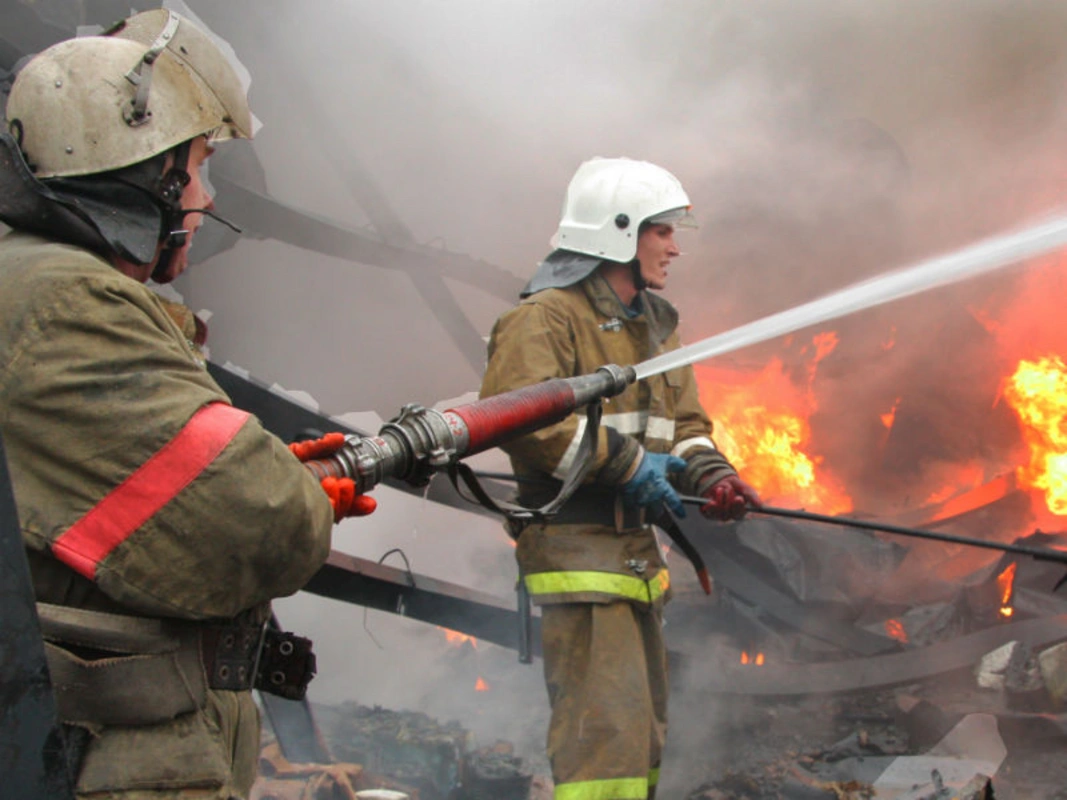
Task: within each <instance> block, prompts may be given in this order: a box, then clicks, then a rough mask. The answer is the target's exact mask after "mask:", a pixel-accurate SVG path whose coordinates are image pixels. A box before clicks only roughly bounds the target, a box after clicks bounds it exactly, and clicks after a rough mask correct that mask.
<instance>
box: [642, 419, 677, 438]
mask: <svg viewBox="0 0 1067 800" xmlns="http://www.w3.org/2000/svg"><path fill="white" fill-rule="evenodd" d="M645 439H663V441H665V442H673V441H674V420H673V419H667V418H666V417H649V418H648V425H646V426H645Z"/></svg>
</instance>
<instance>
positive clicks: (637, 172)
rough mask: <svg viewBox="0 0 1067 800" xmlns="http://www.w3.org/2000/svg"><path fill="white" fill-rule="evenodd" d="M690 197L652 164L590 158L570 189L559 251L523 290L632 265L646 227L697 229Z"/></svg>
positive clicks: (531, 291)
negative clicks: (611, 265) (606, 264)
mask: <svg viewBox="0 0 1067 800" xmlns="http://www.w3.org/2000/svg"><path fill="white" fill-rule="evenodd" d="M690 209H691V204H690V202H689V196H688V195H687V194H686V193H685V189H683V188H682V184H681V181H679V180H678V179H677V178H676V177H675V176H674V175H672V174H671V173H670V172H668V171H667V170H665V169H664V168H663V167H659V166H657V165H655V164H651V163H649V162H647V161H638V160H635V159H631V158H601V157H597V158H591V159H589V160H588V161H585V162H583V163H582V164H581V165H580V166H579V167H578V170H577V172H575V173H574V177H573V178H571V181H570V184H569V185H568V186H567V194H566V196H565V198H564V201H563V210H562V214H561V219H560V222H559V228H558V230H557V231H556V235H555V236H554V237H553V238H552V244H553V245H554V246H555V248H556V249H555V250H553V251H552V252H551V253H549V255H548V257H546V258H545V260H544V261H542V262H541V264H540V265H539V266H538V270H537V272H536V273H535V274H534V276H533V278H532V279H531V280H530V282H529V283H528V284H527V285H526V288H524V289H523V290H522V293H521V296H522V297H528V296H529V295H531V294H535V293H537V292H539V291H542V290H543V289H549V288H559V287H564V286H571V285H573V284H575V283H577V282H578V281H580V280H582V279H584V278H585V277H586V276H588V275H589V274H590V273H592V272H593V270H595V269H596V268H597V267H598V266H599V265H600V263H601V262H602V261H605V260H606V261H614V262H619V263H623V264H628V263H631V262H633V261H634V259H635V258H636V256H637V240H638V238H639V237H640V234H641V231H642V225H646V224H657V223H663V224H668V225H672V226H674V227H680V228H685V227H688V228H695V227H696V222H695V220H694V219H693V216H692V214H691V213H690Z"/></svg>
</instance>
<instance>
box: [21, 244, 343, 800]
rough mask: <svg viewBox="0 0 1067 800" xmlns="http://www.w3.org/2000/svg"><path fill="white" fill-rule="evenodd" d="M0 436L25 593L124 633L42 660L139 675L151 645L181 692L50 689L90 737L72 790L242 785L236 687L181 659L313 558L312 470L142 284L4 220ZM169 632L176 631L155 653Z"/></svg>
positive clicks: (253, 743) (318, 542)
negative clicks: (101, 693)
mask: <svg viewBox="0 0 1067 800" xmlns="http://www.w3.org/2000/svg"><path fill="white" fill-rule="evenodd" d="M0 431H2V433H3V437H4V443H5V447H6V450H7V455H8V459H9V462H10V464H9V466H10V472H11V476H12V482H13V489H14V496H15V501H16V506H17V509H18V514H19V520H20V525H21V529H22V536H23V539H24V542H25V545H26V550H27V555H28V558H29V562H30V569H31V573H32V578H33V582H34V586H35V590H36V592H37V599H38V601H39V602H41V603H45V604H48V605H49V606H52V607H58V608H59V609H60V614H61V615H62V614H66V615H67V616H68V617H69V616H70V615H71V614H72V613H74V614H75V616H76V612H77V611H88V612H103V613H104V614H107V615H113V616H114V619H115V620H116V621H117V624H119V632H120V633H121V635H119V636H118V638H119V639H121V640H122V642H123V644H122V647H121V648H119V649H118V650H117V651H114V652H111V651H107V650H106V649H104V650H101V647H103V645H102V644H101V642H100V641H96V640H93V641H91V642H88V644H89V646H88V647H86V646H85V645H86V644H87V642H80V641H76V642H70V641H52V642H47V647H48V648H49V650H50V663H57V664H59V663H61V665H66V666H70V667H71V668H72V669H78V668H83V667H84V666H85V664H87V663H88V664H90V666H92V665H95V664H102V663H104V661H92V659H98V658H100V657H101V656H102V655H106V656H108V658H109V659H112V660H114V659H128V660H129V661H128V664H127V662H122V663H121V664H120V665H119V666H124V665H126V666H129V668H130V669H134V668H140V667H142V666H144V667H145V669H147V668H148V667H147V666H146V665H148V664H152V663H163V662H164V661H166V658H164V657H165V656H169V657H170V661H169V662H167V663H168V664H170V666H171V667H173V668H175V669H177V670H178V673H179V678H180V681H179V684H178V685H179V686H180V685H182V683H184V684H185V685H187V686H188V687H189V692H190V695H197V696H196V697H194V698H192V700H193V703H192V705H193V710H191V711H187V712H184V713H177V714H175V715H174V716H173V718H167V717H168V716H169V714H168V712H167V711H166V710H165V708H167V707H170V705H168V703H170V701H173V703H171V705H173V706H174V707H176V708H178V707H181V706H182V701H183V700H185V699H187V698H181V697H170V698H168V697H166V696H164V692H163V691H162V690H160V692H159V693H158V694H157V696H156V697H155V698H154V700H153V702H152V703H150V704H149V705H150V706H151V707H143V706H142V707H136V704H133V706H134V707H130V708H124V707H123V705H122V703H123V694H124V692H123V691H122V689H123V687H111V688H112V689H116V697H115V698H114V699H113V701H110V700H109V699H108V698H96V700H98V701H100V702H95V703H94V702H92V701H93V700H94V698H86V697H80V696H79V695H78V687H77V686H76V685H75V686H63V685H61V682H60V684H59V685H57V686H56V692H57V697H58V699H59V706H60V711H61V713H62V712H63V710H64V707H66V708H67V709H68V712H67V713H68V716H66V717H65V718H64V719H63V721H64V722H66V723H69V724H73V725H76V726H79V727H80V728H82V729H87V730H89V731H91V733H92V738H91V740H90V741H89V744H88V748H87V750H86V751H85V759H84V763H83V768H82V770H81V774H80V777H79V779H78V783H77V790H78V792H79V793H91V792H103V793H106V792H116V793H121V792H132V793H133V794H130V795H127V794H123V795H122V796H124V797H126V796H136V792H137V791H140V790H144V791H157V790H169V791H173V792H175V793H180V792H181V791H182V790H185V789H190V790H195V791H196V796H197V797H206V798H215V797H218V798H228V797H231V796H243V795H244V794H245V793H246V792H247V791H248V789H249V787H250V784H251V781H252V779H253V777H254V773H255V761H256V757H257V755H258V747H259V722H258V716H257V712H256V709H255V707H254V705H253V703H252V700H251V693H250V691H248V690H244V691H226V690H216V689H207V690H206V691H205V690H204V685H205V682H206V681H205V675H204V674H202V672H200V670H202V669H203V665H202V664H201V663H199V660H198V659H196V658H194V660H193V661H192V662H190V661H189V660H188V659H187V658H186V659H183V658H182V654H183V653H185V654H186V655H187V654H188V653H187V651H188V650H189V648H192V650H191V652H192V653H193V654H194V655H196V654H198V653H199V652H200V650H202V648H203V642H202V641H200V640H199V639H198V638H197V636H196V634H197V631H198V630H200V626H201V625H204V624H207V623H212V622H218V621H223V622H226V621H232V620H233V619H234V618H235V617H242V618H248V619H249V621H250V623H251V624H253V625H255V624H259V623H260V622H261V621H262V620H263V619H264V618H265V615H267V614H268V613H269V611H268V607H267V605H266V604H267V603H269V601H270V600H271V599H272V598H274V597H280V596H284V595H289V594H292V593H293V592H295V591H297V590H298V589H300V588H301V587H302V586H303V585H304V584H305V583H306V582H307V580H308V579H309V578H310V577H311V575H312V574H313V573H314V572H315V571H316V570H317V569H318V568H319V566H320V565H321V564H322V563H323V561H324V560H325V558H326V556H327V554H328V552H329V547H330V532H331V529H332V524H333V513H332V510H331V508H330V503H329V501H328V499H327V497H326V495H325V493H324V492H323V491H322V489H321V487H320V486H319V484H318V482H317V481H316V480H315V479H314V478H313V477H312V476H311V474H310V473H309V472H308V471H307V470H306V469H305V468H304V467H303V466H302V465H301V464H300V462H299V461H297V459H296V458H294V457H293V456H292V454H290V453H289V451H288V449H287V448H286V446H285V444H284V443H283V442H281V441H280V440H279V439H277V438H276V437H274V436H273V435H271V434H269V433H268V432H266V431H265V430H264V429H263V428H262V427H261V425H260V423H259V422H258V420H256V419H255V418H254V417H252V416H250V415H248V414H247V413H245V412H243V411H240V410H238V409H236V408H234V407H233V406H232V405H231V404H230V402H229V399H228V398H227V397H226V395H225V394H224V393H223V391H222V390H221V389H220V388H219V387H218V386H217V385H216V384H215V382H214V381H213V380H212V379H211V377H210V376H209V375H208V373H207V371H206V369H205V366H204V362H203V360H202V359H201V356H200V354H199V352H198V351H197V350H196V349H195V348H194V346H193V345H192V344H191V343H190V342H189V341H188V340H187V338H186V336H185V335H183V332H182V331H181V329H180V328H179V327H178V325H177V324H176V323H175V321H174V320H173V319H172V316H171V315H170V314H168V312H167V311H166V309H165V308H164V306H163V304H162V303H161V302H160V300H159V298H158V297H157V296H156V295H155V294H154V293H153V292H152V291H151V290H149V289H148V288H146V287H145V286H143V285H141V284H140V283H138V282H137V281H135V280H132V279H131V278H128V277H126V276H125V275H123V274H121V273H120V272H118V271H117V270H116V269H114V268H113V267H112V266H111V265H110V264H108V263H107V262H106V261H104V260H103V259H101V258H99V257H98V256H96V255H94V254H93V253H91V252H88V251H86V250H83V249H80V248H78V247H73V246H69V245H64V244H57V243H53V242H50V241H48V240H46V239H42V238H39V237H36V236H31V235H28V234H25V233H20V232H12V233H8V234H7V235H6V236H4V237H2V238H0ZM72 610H73V611H72ZM64 619H65V617H64ZM93 619H94V620H99V619H105V620H106V619H110V617H93ZM146 631H147V632H148V634H152V632H153V631H154V632H156V634H158V635H148V634H146ZM190 632H192V636H191V638H190V636H189V634H190ZM172 634H173V638H174V639H175V640H181V641H182V642H184V644H182V646H181V647H179V648H178V649H177V650H175V651H174V652H173V653H171V652H170V651H168V650H166V645H165V643H166V642H167V641H171V639H168V638H167V637H170V636H171V635H172ZM47 638H48V636H47V634H46V639H47ZM75 638H77V637H75ZM160 642H163V643H164V644H160ZM190 642H191V644H190ZM138 643H140V644H143V645H144V648H145V650H143V651H141V652H138V648H139V647H140V644H138ZM115 647H118V645H115ZM122 648H126V649H122ZM52 658H58V659H60V660H61V661H60V662H52V661H51V659H52ZM154 658H158V659H159V661H158V662H157V661H153V659H154ZM105 660H107V659H105ZM55 672H56V670H55V669H53V673H55ZM53 677H54V679H55V674H54V675H53ZM142 679H143V680H145V681H146V682H148V683H149V684H151V681H152V674H151V673H150V672H147V673H145V674H143V675H139V677H138V679H137V680H138V681H139V680H142ZM136 683H137V681H131V683H130V684H129V686H127V687H125V688H127V689H132V688H134V685H135V684H136ZM198 687H199V688H198ZM178 693H179V694H180V690H179V692H178ZM94 709H96V710H101V711H102V713H103V716H104V717H106V718H107V719H106V721H104V722H101V721H100V720H99V719H93V718H92V716H93V714H94V713H95V711H94ZM124 715H128V716H129V717H130V721H131V722H134V723H136V724H131V725H124V724H122V718H123V717H124ZM108 796H111V795H108ZM152 796H153V797H155V796H157V795H154V794H153V795H152ZM167 796H168V797H170V796H172V795H170V794H168V795H167ZM173 796H179V795H178V794H175V795H173Z"/></svg>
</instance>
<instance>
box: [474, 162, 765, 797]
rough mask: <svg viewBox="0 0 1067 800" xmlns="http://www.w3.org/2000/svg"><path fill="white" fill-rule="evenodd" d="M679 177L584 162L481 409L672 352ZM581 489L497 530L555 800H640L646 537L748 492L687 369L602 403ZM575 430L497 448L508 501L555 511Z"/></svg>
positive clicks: (655, 586)
mask: <svg viewBox="0 0 1067 800" xmlns="http://www.w3.org/2000/svg"><path fill="white" fill-rule="evenodd" d="M689 207H690V203H689V198H688V196H687V195H686V193H685V191H684V190H683V188H682V186H681V184H680V183H679V181H678V179H677V178H675V177H674V175H672V174H671V173H669V172H668V171H666V170H665V169H662V168H661V167H658V166H656V165H654V164H649V163H647V162H643V161H634V160H630V159H626V158H610V159H609V158H595V159H592V160H590V161H587V162H585V163H583V164H582V165H581V166H580V167H579V169H578V171H577V172H576V174H575V175H574V177H573V178H572V180H571V182H570V185H569V187H568V189H567V196H566V200H565V202H564V206H563V214H562V219H561V221H560V225H559V230H558V232H557V234H556V237H555V245H556V247H557V249H556V250H554V251H553V252H552V253H550V254H549V256H548V257H547V258H546V259H545V261H544V262H542V264H541V265H540V267H539V268H538V271H537V273H536V274H535V275H534V277H533V279H532V280H531V281H530V283H529V284H528V285H527V287H526V289H525V290H524V292H523V299H522V301H521V302H520V303H519V305H518V306H517V307H516V308H514V309H512V310H510V311H508V312H506V313H505V314H504V315H503V316H501V317H500V319H499V320H498V321H497V323H496V325H495V327H494V329H493V332H492V337H491V339H490V342H489V364H488V367H487V370H486V374H485V379H484V382H483V384H482V395H483V396H489V395H494V394H498V393H500V392H504V391H507V390H510V389H515V388H518V387H520V386H526V385H530V384H534V383H537V382H539V381H543V380H547V379H549V378H567V377H572V376H575V375H582V374H587V373H590V372H593V371H594V370H596V369H597V368H598V367H599V366H601V365H604V364H636V363H640V362H642V361H645V360H646V359H648V358H651V357H653V356H655V355H657V354H659V353H662V352H665V351H668V350H672V349H674V348H677V347H678V346H679V340H678V334H677V332H676V328H677V325H678V314H677V312H676V311H675V309H674V307H673V306H671V304H670V303H668V302H667V301H666V300H664V299H663V298H661V297H659V296H658V295H656V294H653V293H652V292H651V291H649V290H655V291H659V290H662V289H664V288H665V287H666V284H667V276H668V272H667V271H668V266H669V264H670V262H671V260H672V259H673V258H674V257H676V256H678V255H679V251H678V248H677V245H676V244H675V240H674V234H675V229H676V228H677V227H679V226H685V225H691V224H692V222H691V220H692V218H691V216H690V214H689ZM603 412H604V413H603V418H602V425H603V431H602V432H601V433H602V435H601V436H600V437H599V442H598V449H597V450H596V452H595V453H594V454H593V456H592V468H591V470H590V472H589V477H588V478H587V479H586V481H585V483H584V484H583V485H582V486H581V487H580V488H579V489H578V490H577V491H576V492H575V493H574V494H573V495H572V496H571V498H570V499H569V500H568V501H567V502H566V504H565V505H564V506H563V507H562V509H561V510H560V512H559V513H558V514H556V515H555V516H553V517H552V518H551V521H550V522H549V523H531V524H526V525H524V526H523V525H519V524H515V523H511V525H510V530H511V532H512V533H513V534H514V535H516V536H517V537H518V544H517V547H516V556H517V559H518V563H519V570H520V574H521V579H522V580H523V581H524V582H525V586H526V588H527V590H528V592H529V594H530V596H531V597H532V598H533V601H534V602H535V603H536V604H538V605H540V606H541V613H542V645H543V647H542V649H543V653H544V670H545V681H546V684H547V686H548V694H549V701H550V704H551V708H552V715H551V722H550V724H549V731H548V755H549V759H550V761H551V764H552V776H553V780H554V782H555V797H556V800H637V799H638V798H646V797H654V796H655V791H656V784H657V782H658V779H659V766H660V762H661V759H662V754H663V744H664V739H665V734H666V726H667V660H666V649H665V647H664V643H663V637H662V615H661V612H662V607H663V604H664V603H665V602H666V601H667V600H668V598H669V595H670V577H669V576H668V573H667V569H666V566H665V563H664V560H663V557H662V554H661V552H660V549H659V547H658V545H657V543H656V539H655V535H654V534H653V531H652V528H651V523H652V522H654V521H655V520H656V519H657V518H658V517H659V515H660V514H661V513H662V511H663V509H664V507H667V508H670V509H671V510H672V511H673V512H674V513H676V514H678V515H682V514H684V508H683V507H682V504H681V502H680V500H679V497H678V490H681V491H682V492H684V493H686V494H694V495H695V494H700V495H702V496H704V497H705V498H707V500H708V503H707V504H706V505H705V506H704V507H703V509H702V510H703V511H704V513H705V514H706V515H708V516H711V517H715V518H722V519H726V518H732V517H738V516H740V515H742V514H743V513H744V511H745V508H746V504H748V505H757V504H758V503H759V498H758V496H757V495H756V492H755V491H754V490H753V489H752V488H751V487H749V486H748V485H747V484H746V483H744V482H743V481H742V480H741V479H740V478H739V477H738V476H737V473H736V472H735V470H734V468H733V467H732V466H731V465H730V463H729V462H728V461H727V460H726V458H725V457H724V456H723V455H722V453H720V452H719V450H718V449H717V448H716V446H715V443H714V441H713V440H712V438H711V433H712V426H711V423H710V421H709V420H708V417H707V415H706V414H705V413H704V410H703V409H702V408H701V406H700V403H699V401H698V398H697V387H696V383H695V380H694V376H693V372H692V369H691V368H689V367H684V368H678V369H673V370H668V371H667V372H665V373H663V374H662V375H658V376H654V377H651V378H647V379H644V380H641V381H639V382H638V383H636V384H634V385H632V386H630V387H629V388H628V389H627V390H626V391H625V392H624V393H623V394H621V395H619V396H618V397H614V398H611V399H610V400H607V401H605V405H604V409H603ZM586 425H587V422H586V417H584V416H582V415H577V414H576V415H572V416H571V417H570V418H568V419H566V420H564V421H563V422H561V423H558V424H556V425H554V426H552V427H548V428H544V429H542V430H540V431H538V432H536V433H532V434H530V435H528V436H525V437H524V438H521V439H519V440H517V441H515V442H513V443H511V444H508V445H505V446H504V449H505V450H506V451H507V453H508V455H509V456H510V458H511V462H512V465H513V467H514V470H515V472H516V474H517V475H518V476H519V478H520V483H519V486H520V490H519V491H520V500H521V501H522V503H523V504H524V505H526V506H528V507H532V508H535V507H539V506H541V505H542V504H544V503H545V502H546V501H547V500H548V499H550V498H551V497H552V495H553V494H554V493H555V491H556V489H557V488H558V487H559V485H560V483H559V482H560V481H561V480H563V479H564V478H565V477H566V476H567V475H568V473H569V471H570V470H571V469H572V467H573V464H574V461H575V459H576V458H577V457H578V454H579V452H580V450H581V443H582V439H583V435H584V432H585V427H586Z"/></svg>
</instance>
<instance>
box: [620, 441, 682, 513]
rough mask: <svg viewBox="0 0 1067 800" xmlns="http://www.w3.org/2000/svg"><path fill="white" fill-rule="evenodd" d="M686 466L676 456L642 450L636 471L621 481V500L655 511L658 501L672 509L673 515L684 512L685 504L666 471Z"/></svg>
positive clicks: (678, 470) (657, 507) (677, 469)
mask: <svg viewBox="0 0 1067 800" xmlns="http://www.w3.org/2000/svg"><path fill="white" fill-rule="evenodd" d="M683 469H685V461H683V460H682V459H680V458H678V456H672V455H668V454H667V453H645V454H644V455H643V456H642V457H641V463H640V464H638V465H637V471H636V472H634V474H633V475H632V476H631V477H630V479H629V480H628V481H626V483H624V484H623V485H622V489H621V491H622V499H623V502H625V503H627V504H629V505H631V506H640V507H643V508H648V509H651V510H652V511H653V512H654V513H655V512H657V511H658V510H659V509H660V507H661V505H663V504H666V506H667V508H669V509H670V510H671V511H673V512H674V514H675V516H678V517H684V516H685V506H683V505H682V499H681V498H680V497H679V496H678V492H676V491H675V490H674V487H673V486H671V484H670V482H669V481H668V480H667V475H668V474H669V473H673V472H681V471H682V470H683Z"/></svg>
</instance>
